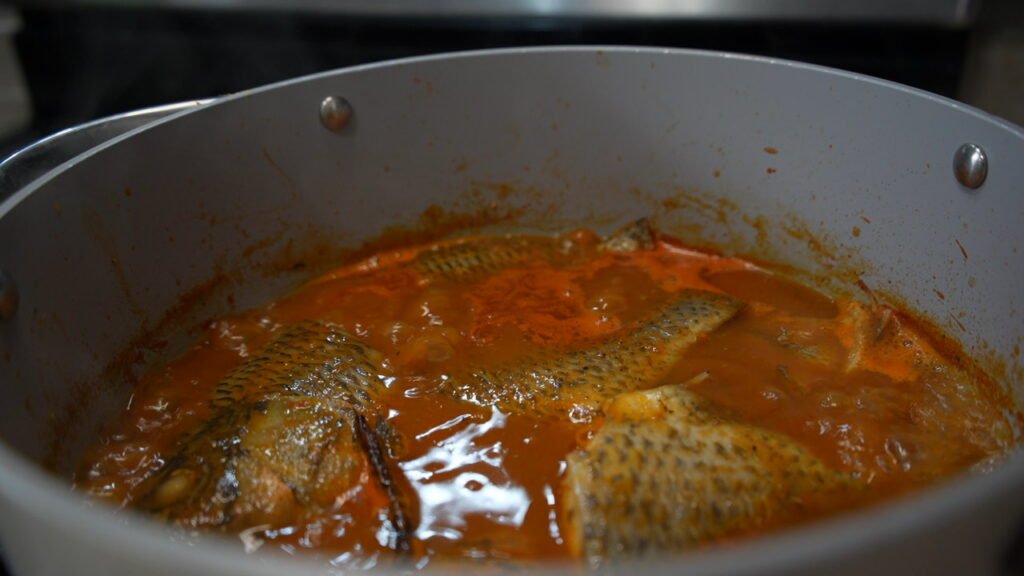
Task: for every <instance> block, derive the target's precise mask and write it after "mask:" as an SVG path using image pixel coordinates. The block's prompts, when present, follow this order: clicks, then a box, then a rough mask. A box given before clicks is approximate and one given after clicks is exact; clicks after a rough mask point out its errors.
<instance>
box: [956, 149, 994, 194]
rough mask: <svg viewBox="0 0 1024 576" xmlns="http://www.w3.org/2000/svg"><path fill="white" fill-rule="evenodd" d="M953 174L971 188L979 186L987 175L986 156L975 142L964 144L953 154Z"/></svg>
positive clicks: (974, 188)
mask: <svg viewBox="0 0 1024 576" xmlns="http://www.w3.org/2000/svg"><path fill="white" fill-rule="evenodd" d="M953 174H955V175H956V179H957V181H958V182H960V183H961V184H963V185H964V186H966V187H968V188H970V189H971V190H976V189H978V188H981V185H982V184H984V183H985V177H987V176H988V156H986V155H985V151H984V150H982V149H981V146H978V145H977V144H970V143H968V144H964V145H963V146H961V147H960V148H958V149H957V151H956V154H954V155H953Z"/></svg>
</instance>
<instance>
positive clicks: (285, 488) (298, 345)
mask: <svg viewBox="0 0 1024 576" xmlns="http://www.w3.org/2000/svg"><path fill="white" fill-rule="evenodd" d="M378 361H379V354H378V353H377V352H376V351H374V350H372V349H371V348H369V347H368V346H366V345H365V344H363V343H361V342H359V341H358V340H356V339H354V338H353V337H352V336H350V335H349V334H347V333H346V332H344V331H343V330H341V329H340V328H338V327H335V326H332V325H328V324H323V323H317V322H307V323H302V324H298V325H296V326H292V327H289V328H287V329H286V330H284V331H283V332H282V333H281V334H280V335H279V336H277V337H276V338H275V339H274V340H272V341H271V342H270V343H268V344H267V345H266V347H265V348H264V349H263V350H262V351H261V352H260V353H259V354H258V355H256V356H254V357H252V358H250V359H248V360H247V361H245V362H243V363H242V364H241V365H240V366H239V367H238V368H236V369H235V370H234V371H233V372H231V373H230V374H229V375H228V376H227V377H225V378H224V379H223V381H222V382H221V384H220V385H219V386H218V387H217V390H216V394H215V398H214V400H213V402H212V406H213V408H214V410H215V411H214V414H213V416H212V417H211V418H210V419H209V420H208V421H207V422H206V423H205V424H204V425H203V426H202V427H201V428H200V429H199V430H197V431H196V432H195V433H194V434H192V435H189V436H187V437H186V438H184V440H183V441H181V442H180V443H179V447H178V449H177V450H176V452H175V453H174V455H173V456H172V457H171V458H170V459H169V460H168V463H167V465H166V466H165V467H164V468H163V470H162V471H161V472H160V473H158V474H157V475H156V476H155V477H154V478H153V479H151V481H150V486H151V488H150V489H149V490H148V492H147V493H146V494H145V495H144V496H143V498H142V499H141V501H140V503H141V505H142V506H143V507H145V508H148V509H150V510H152V511H154V512H157V513H159V514H160V515H162V516H164V517H165V518H167V519H168V520H170V521H172V522H173V523H175V524H177V525H180V526H185V527H192V528H194V527H224V528H228V529H231V530H241V529H244V528H248V527H252V526H256V525H269V526H277V525H281V524H283V523H286V522H288V521H290V520H292V519H294V518H295V517H296V515H298V514H301V513H303V512H304V511H308V510H311V509H312V510H318V509H325V508H329V507H330V506H332V505H334V504H335V503H337V502H338V501H340V500H344V499H345V498H346V497H347V495H348V493H349V491H351V490H353V489H355V488H357V487H358V486H359V485H360V484H361V483H363V482H365V481H366V480H367V479H368V478H369V479H375V480H376V481H378V482H381V483H382V484H386V483H387V480H388V479H387V478H382V477H381V468H382V467H381V464H380V462H379V460H380V449H379V446H380V442H381V439H380V438H377V437H376V436H377V435H376V434H375V432H374V430H373V429H372V428H371V427H370V426H368V425H367V424H366V423H365V420H366V418H367V417H368V415H369V416H370V417H372V416H373V414H372V412H371V408H372V404H373V402H374V397H375V396H376V395H378V394H379V393H380V392H381V391H382V390H383V389H384V384H383V382H382V381H381V379H380V378H378V368H377V362H378ZM384 488H385V489H386V490H388V491H389V490H390V487H389V486H387V485H385V486H384ZM392 511H393V512H395V513H397V511H395V510H392ZM392 516H393V518H392V523H393V524H394V525H395V526H399V527H401V526H402V525H403V524H404V520H403V519H401V518H395V517H394V516H395V514H392Z"/></svg>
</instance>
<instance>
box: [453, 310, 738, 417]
mask: <svg viewBox="0 0 1024 576" xmlns="http://www.w3.org/2000/svg"><path fill="white" fill-rule="evenodd" d="M741 307H742V303H741V302H740V301H739V300H736V299H734V298H731V297H729V296H724V295H722V294H717V293H714V292H705V291H701V290H685V291H681V292H679V293H677V294H675V295H674V297H673V299H672V300H671V301H669V302H668V303H667V304H665V305H664V306H662V307H661V308H659V309H657V310H656V311H655V313H654V314H653V315H652V316H651V317H650V318H648V319H647V320H646V321H644V322H643V323H641V325H640V326H639V327H638V328H636V329H635V330H633V331H631V332H629V333H627V334H622V335H616V336H614V337H611V338H609V339H607V340H605V341H604V342H601V343H599V344H597V345H595V346H592V347H589V348H585V349H573V350H559V349H557V348H544V349H541V350H538V351H536V352H533V353H532V354H529V355H527V356H526V357H525V358H520V359H517V360H516V361H515V362H512V363H509V364H505V365H498V366H495V367H488V368H482V367H481V368H475V369H470V370H467V371H466V372H465V373H462V374H458V373H456V374H453V375H452V376H451V378H449V379H448V380H446V381H445V383H444V384H443V385H442V388H441V389H442V391H444V392H445V393H447V394H449V395H452V396H455V397H456V398H459V399H461V400H464V401H467V402H471V403H473V404H477V405H480V406H497V407H498V408H499V409H500V410H501V411H503V412H505V413H520V414H527V415H532V416H549V415H562V416H564V415H568V416H569V417H570V418H571V419H572V420H573V421H576V422H585V421H588V420H591V419H593V417H594V416H595V415H597V414H598V413H599V412H600V408H601V404H602V402H604V401H605V400H607V399H609V398H611V397H613V396H616V395H618V394H621V393H623V392H628V391H631V390H635V389H638V388H644V387H646V386H650V385H651V384H653V383H654V382H655V381H657V380H658V379H659V378H661V377H662V376H664V375H665V374H666V373H667V372H668V370H669V369H670V368H671V366H672V365H673V364H675V363H676V361H678V359H679V357H680V355H681V354H682V353H683V351H685V350H686V349H687V348H688V347H689V346H690V345H691V344H693V343H694V342H695V341H696V340H697V339H698V338H699V337H700V336H701V335H702V334H705V333H707V332H710V331H712V330H714V329H715V328H717V327H718V326H720V325H721V324H723V323H724V322H726V321H727V320H729V319H730V318H732V317H733V316H734V315H735V314H736V313H737V312H738V311H739V310H740V308H741Z"/></svg>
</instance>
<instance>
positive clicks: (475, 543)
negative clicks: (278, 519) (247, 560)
mask: <svg viewBox="0 0 1024 576" xmlns="http://www.w3.org/2000/svg"><path fill="white" fill-rule="evenodd" d="M766 150H767V149H766ZM559 241H560V242H562V243H563V245H564V246H565V247H567V248H566V253H570V254H571V256H572V257H567V258H566V259H565V260H564V261H555V262H542V261H538V262H526V263H518V264H516V265H514V266H509V267H505V268H504V269H499V270H496V271H491V272H489V273H487V274H484V275H481V276H480V277H475V278H472V279H468V280H466V279H463V280H452V279H445V278H431V277H429V276H428V275H426V274H425V273H423V272H422V271H420V270H418V269H417V268H416V267H415V266H412V265H410V262H412V261H413V260H414V259H415V258H416V257H417V255H418V254H420V253H422V252H423V251H424V250H426V249H429V246H411V247H407V248H401V249H396V250H389V251H385V252H382V253H379V254H376V255H374V256H372V257H370V258H368V259H366V260H363V261H361V262H358V263H355V264H351V265H346V266H344V267H341V268H338V269H336V270H333V271H331V272H329V273H327V274H325V275H323V276H321V277H320V278H317V279H314V280H312V281H310V282H308V283H307V284H306V285H304V286H303V287H301V288H299V289H298V290H296V291H294V292H292V293H291V294H288V295H286V296H285V297H283V298H281V299H279V300H277V301H274V302H272V303H270V304H268V305H266V306H264V307H262V308H258V309H255V310H252V311H249V312H246V313H243V314H239V315H235V316H229V317H224V318H220V319H217V320H215V321H212V322H210V323H209V325H208V326H207V327H206V329H205V332H204V334H203V335H202V337H201V339H200V340H199V341H198V342H197V343H196V344H195V345H194V346H193V347H192V348H191V349H190V350H189V351H188V352H187V353H185V354H184V355H182V356H181V357H179V358H176V359H174V360H171V361H169V362H168V363H167V364H166V365H164V366H162V367H160V368H158V369H155V370H153V371H151V372H150V373H148V374H147V375H146V376H145V377H144V378H143V379H142V380H141V381H140V382H139V383H138V384H137V386H136V388H135V391H134V394H133V396H132V399H131V401H130V403H129V405H128V406H127V408H126V410H125V411H124V413H123V415H122V416H121V417H120V419H119V420H118V421H117V422H116V423H114V425H113V426H112V428H111V431H110V433H109V434H108V435H107V436H106V437H105V438H104V439H103V441H102V443H100V444H99V445H97V446H96V447H95V448H94V449H93V450H92V451H91V452H90V453H89V454H88V455H87V457H86V458H85V459H84V461H83V462H82V464H81V466H80V468H79V471H78V473H77V475H76V479H75V483H76V487H77V489H79V490H81V491H84V492H87V493H89V494H92V495H94V496H96V497H99V498H101V499H104V500H108V501H110V502H113V503H116V504H118V505H121V506H129V507H130V506H132V505H133V504H136V503H137V502H138V499H139V498H140V496H141V491H142V487H143V486H144V485H145V481H146V480H147V479H148V478H150V477H152V476H153V475H154V474H156V473H157V472H158V471H159V470H160V469H161V468H162V467H163V466H164V465H165V464H166V463H167V462H168V460H169V459H170V458H171V457H172V455H173V454H174V450H175V448H176V446H177V445H178V443H179V442H180V441H181V439H182V438H183V437H184V436H185V435H186V434H187V433H189V432H191V431H193V430H195V429H196V428H197V427H199V426H200V425H201V424H202V423H203V422H204V421H205V420H206V419H208V418H210V416H211V413H212V410H213V408H211V405H210V398H211V395H212V391H213V389H214V387H215V386H216V385H217V383H218V382H219V381H220V380H221V379H222V378H223V377H224V376H225V375H226V374H227V373H228V372H229V371H230V370H232V369H233V368H234V367H236V366H237V365H239V363H241V362H242V361H244V360H245V359H247V358H250V357H253V356H254V355H257V354H259V352H260V350H261V348H262V347H263V346H264V345H265V344H266V343H267V342H268V341H269V340H270V339H271V338H272V337H273V336H274V334H275V333H278V332H280V331H281V330H282V329H283V328H284V327H286V326H288V325H291V324H294V323H296V322H300V321H303V320H310V319H318V320H322V321H326V322H331V323H335V324H337V325H340V326H341V327H343V328H344V330H346V331H348V332H349V333H350V334H352V335H354V336H355V337H356V338H358V339H360V340H361V341H363V342H365V343H366V344H367V345H369V346H371V347H372V348H374V349H376V350H378V351H379V352H380V353H381V354H382V355H383V358H384V360H383V363H382V366H383V369H384V371H385V373H386V376H387V382H388V391H387V393H386V394H385V397H384V398H383V399H381V403H382V404H383V405H384V406H385V407H386V409H387V413H386V414H385V415H383V416H382V417H385V418H386V419H387V421H388V423H389V424H390V425H391V426H392V428H393V429H394V430H396V431H397V433H398V435H399V436H400V438H401V444H402V450H401V452H400V453H399V454H398V456H397V458H395V459H393V460H392V461H391V462H390V463H389V466H390V469H391V470H390V473H391V476H392V477H393V478H394V479H395V483H396V487H397V489H398V490H399V492H401V493H402V494H403V495H404V499H405V501H406V502H405V504H406V505H407V509H408V512H409V515H410V524H411V534H412V555H413V557H414V558H415V559H416V560H417V562H418V563H419V565H425V564H426V563H427V562H443V561H447V560H452V559H488V560H490V561H496V562H503V561H506V560H546V559H564V558H567V557H569V556H570V552H569V549H568V547H567V545H566V539H565V537H564V534H563V531H564V522H565V519H564V518H562V517H561V512H560V508H559V498H560V480H561V478H562V476H563V474H564V468H565V460H566V457H567V455H568V454H569V453H571V452H572V451H574V450H577V449H579V448H580V447H582V446H585V445H586V443H587V441H588V440H589V438H590V437H592V435H593V434H594V433H595V432H596V431H597V430H598V429H599V428H600V426H601V424H602V422H601V419H600V418H598V419H597V420H595V421H592V422H584V423H573V422H570V421H569V420H568V419H558V418H535V417H531V416H528V415H523V414H505V413H502V412H501V411H500V410H498V409H496V408H488V407H481V406H473V405H468V404H465V403H462V402H459V401H456V400H454V399H452V398H450V397H448V396H444V395H441V394H437V393H436V388H437V385H438V382H440V381H442V380H443V379H444V378H445V377H446V375H447V374H451V373H453V372H456V371H458V370H460V369H463V368H464V367H465V366H469V365H479V364H481V363H487V362H496V361H499V360H514V359H515V358H518V357H521V356H523V354H525V353H528V352H529V351H530V350H534V349H537V348H538V347H545V346H558V347H566V346H569V347H572V346H575V347H586V346H587V345H590V344H592V343H594V342H599V341H601V340H602V339H606V338H609V337H611V336H614V335H616V334H620V333H623V332H624V331H628V330H631V329H633V328H634V327H635V325H636V323H637V322H638V321H639V320H640V319H642V318H643V317H644V316H645V314H648V313H649V312H650V311H651V310H653V309H654V308H655V307H657V306H658V305H659V304H662V303H664V302H665V301H666V300H667V299H669V298H670V297H671V295H672V294H673V293H677V292H679V291H680V290H684V289H698V290H707V291H713V292H718V293H724V294H728V295H731V296H733V297H735V298H738V299H740V300H742V301H743V302H744V308H743V309H742V311H741V312H740V313H739V314H738V316H736V317H734V318H733V319H732V320H730V321H729V322H727V323H726V324H725V325H723V326H721V327H720V328H718V329H717V330H714V331H713V332H711V333H708V334H705V335H704V336H703V337H701V338H700V339H699V340H698V341H697V342H696V343H695V344H694V345H693V346H691V347H690V348H689V349H687V350H686V352H685V353H684V354H683V356H682V358H681V360H680V361H679V362H678V363H677V364H676V365H675V366H674V368H672V369H671V370H670V373H669V374H668V375H667V376H666V377H664V378H663V379H662V381H659V382H653V383H651V385H652V386H654V385H662V384H678V383H684V382H689V381H692V382H694V384H693V386H692V391H693V392H695V393H696V394H698V395H700V396H702V397H703V398H705V399H707V400H710V401H712V402H713V403H715V404H716V405H718V406H720V407H721V408H722V409H723V410H724V411H726V412H728V413H729V414H731V415H733V416H734V417H735V418H737V419H739V420H741V421H744V422H746V423H749V424H752V425H755V426H759V427H762V428H764V429H767V430H771V431H774V432H778V433H781V434H784V435H786V436H787V437H789V438H791V439H793V440H795V441H797V442H799V443H800V444H801V445H803V446H804V447H806V448H807V449H809V450H810V451H811V452H812V453H813V454H814V455H815V456H817V457H818V458H820V459H821V460H822V461H824V462H825V463H826V464H828V465H830V466H832V467H835V468H836V469H838V470H842V471H844V472H848V473H850V475H851V476H853V477H855V478H859V479H860V480H862V481H863V482H864V483H866V484H868V485H870V486H871V489H870V490H867V491H863V492H859V493H858V496H857V497H856V498H857V500H856V501H844V502H825V503H815V504H814V505H813V506H810V507H809V508H808V510H807V517H808V518H810V517H816V516H818V515H821V514H827V513H829V512H834V511H836V510H842V509H847V508H850V507H854V506H860V505H864V504H866V503H869V502H873V501H879V500H884V499H887V498H891V497H893V496H895V495H898V494H902V493H905V492H907V491H909V490H913V489H916V488H920V487H924V486H927V485H930V484H933V483H935V482H936V481H938V480H939V479H941V478H943V477H948V476H950V475H952V474H955V473H957V472H960V471H963V470H965V469H968V468H970V467H971V466H973V465H976V464H978V463H981V462H985V461H986V460H987V459H990V458H994V457H997V456H998V455H999V454H1000V453H1001V452H1002V451H1003V450H1005V449H1006V448H1007V447H1008V445H1009V444H1010V443H1012V442H1013V431H1012V430H1011V428H1010V424H1009V421H1010V420H1009V419H1008V416H1007V415H1008V414H1009V406H1010V404H1009V402H1008V401H1007V400H1006V399H1005V398H1002V397H1001V396H1000V395H999V394H997V393H996V391H995V387H994V386H991V385H990V384H988V383H987V382H986V380H985V379H984V378H978V377H975V376H971V378H970V380H969V382H968V384H967V385H964V384H963V382H961V381H960V380H957V379H956V378H950V377H949V374H950V373H951V372H953V371H956V370H961V368H960V367H959V364H960V362H959V360H958V359H957V358H953V357H948V355H944V354H942V353H940V352H939V351H937V350H936V347H935V346H934V345H933V344H932V343H931V340H930V339H929V338H928V337H927V336H926V335H925V333H924V331H923V330H921V329H920V328H919V327H918V326H919V324H918V323H916V322H914V321H913V320H912V318H911V316H909V315H908V314H906V313H905V312H902V311H896V310H891V309H889V308H886V307H883V306H868V305H864V304H860V303H858V302H855V301H853V300H850V299H847V298H831V297H829V296H826V295H824V294H821V293H819V292H817V291H815V290H812V289H810V288H808V287H806V286H803V285H801V284H798V283H795V282H793V281H790V280H787V279H785V278H783V277H780V276H778V275H776V274H774V273H772V272H771V271H770V270H766V269H764V268H761V267H758V266H755V265H753V264H751V263H748V262H746V261H743V260H740V259H736V258H728V257H722V256H718V255H712V254H708V253H703V252H698V251H695V250H691V249H688V248H686V247H685V246H682V245H680V243H678V242H677V241H675V240H672V239H670V238H666V237H662V238H659V239H658V241H657V242H656V245H655V247H654V248H653V249H650V250H637V251H634V252H625V253H606V252H601V251H599V250H597V248H596V247H597V246H598V244H599V242H600V239H599V238H598V237H597V236H596V235H594V234H593V233H591V232H588V231H576V232H572V233H568V234H565V235H563V236H561V237H560V238H559ZM965 373H966V372H965ZM699 374H707V377H705V378H694V377H695V376H697V375H699ZM952 383H958V384H956V385H954V384H952ZM388 505H389V503H388V495H387V494H385V493H384V492H382V491H381V490H380V488H379V486H376V485H374V484H373V483H372V482H369V481H367V482H364V483H363V484H361V485H360V486H358V487H357V489H354V490H351V491H349V492H348V493H346V494H344V495H339V496H338V498H337V499H336V505H335V506H334V507H333V508H331V509H330V510H329V511H328V512H323V513H320V514H317V515H312V516H304V517H302V518H301V521H297V522H293V523H291V524H288V525H278V526H256V527H253V528H251V529H249V530H245V531H244V532H243V534H242V539H243V540H244V541H245V542H246V543H247V545H248V546H250V547H256V546H264V547H268V548H273V547H275V546H276V547H279V548H281V549H284V550H285V551H288V552H293V551H296V550H300V549H310V550H315V551H316V552H315V553H316V554H320V555H322V556H324V557H325V558H327V559H329V560H330V561H331V562H332V563H334V564H336V565H342V566H372V565H374V564H375V563H377V562H379V561H382V560H386V559H387V558H388V557H389V556H390V555H392V554H393V551H392V550H391V548H392V546H391V544H390V543H389V542H388V541H387V538H384V537H382V536H381V535H380V534H378V533H374V531H373V530H372V529H371V527H376V526H379V525H380V522H379V518H380V517H381V515H382V514H385V513H386V510H387V507H388Z"/></svg>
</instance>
